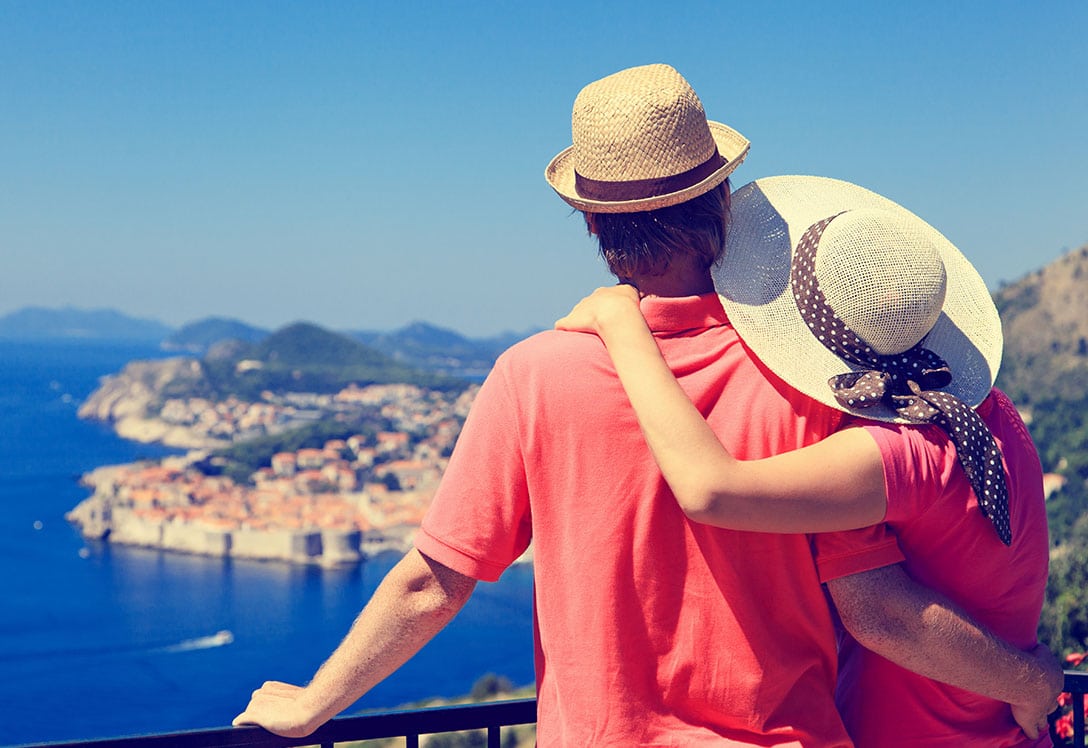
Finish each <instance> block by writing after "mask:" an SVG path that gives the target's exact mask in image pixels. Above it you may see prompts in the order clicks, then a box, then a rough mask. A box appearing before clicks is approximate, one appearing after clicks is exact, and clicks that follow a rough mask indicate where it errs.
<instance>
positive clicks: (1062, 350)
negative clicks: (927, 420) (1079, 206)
mask: <svg viewBox="0 0 1088 748" xmlns="http://www.w3.org/2000/svg"><path fill="white" fill-rule="evenodd" d="M994 301H995V303H996V304H997V308H998V311H999V312H1000V313H1001V323H1002V328H1003V330H1004V333H1005V351H1004V358H1003V361H1002V364H1001V372H1000V374H999V376H998V379H997V385H998V386H999V387H1001V388H1002V389H1004V390H1005V391H1006V392H1008V393H1009V394H1010V395H1011V396H1012V397H1013V400H1014V401H1015V402H1016V403H1017V406H1018V407H1019V408H1020V410H1021V412H1022V413H1023V414H1024V420H1025V421H1026V422H1027V424H1028V429H1029V430H1030V431H1031V435H1032V438H1033V439H1034V440H1035V444H1036V446H1037V447H1038V449H1039V457H1040V460H1041V461H1042V463H1043V470H1045V471H1046V472H1048V473H1051V474H1052V475H1053V476H1055V477H1054V478H1052V479H1051V481H1052V485H1054V486H1056V487H1055V489H1054V490H1053V491H1052V493H1051V494H1050V495H1049V496H1048V497H1047V518H1048V521H1049V524H1050V541H1051V546H1052V552H1051V558H1050V578H1049V581H1048V584H1047V593H1046V603H1045V605H1044V607H1043V616H1042V621H1041V622H1040V625H1039V636H1040V638H1041V639H1042V641H1044V642H1046V643H1047V644H1049V645H1050V647H1051V649H1053V650H1054V651H1056V652H1060V653H1068V652H1071V651H1084V650H1085V649H1088V246H1085V247H1082V248H1080V249H1078V250H1075V251H1072V252H1069V253H1067V254H1066V255H1064V256H1063V257H1060V258H1059V259H1057V260H1055V261H1054V262H1052V263H1050V264H1049V265H1047V266H1046V267H1044V268H1041V269H1039V270H1037V271H1035V272H1034V273H1031V274H1029V275H1027V276H1025V277H1024V278H1021V279H1020V280H1018V281H1017V282H1015V283H1012V284H1010V285H1008V286H1005V287H1003V288H1001V289H1000V290H998V292H997V293H996V294H994Z"/></svg>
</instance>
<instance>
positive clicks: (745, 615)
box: [235, 65, 1045, 747]
mask: <svg viewBox="0 0 1088 748" xmlns="http://www.w3.org/2000/svg"><path fill="white" fill-rule="evenodd" d="M572 127H573V134H574V145H573V146H572V147H571V148H569V149H567V150H565V151H564V152H562V153H560V154H559V155H558V156H557V157H556V158H555V159H554V160H553V161H552V163H551V164H550V165H549V167H548V170H547V172H546V177H547V179H548V181H549V183H550V184H551V185H552V186H553V188H554V189H555V190H556V191H557V192H558V193H559V194H560V196H561V197H563V199H564V200H566V201H567V202H568V203H570V204H571V205H573V206H574V207H576V208H578V209H579V210H582V211H583V212H584V213H585V214H586V220H587V225H588V226H589V227H590V230H591V231H592V232H593V233H594V234H595V235H597V237H598V239H599V242H600V246H601V251H602V254H603V255H604V257H605V259H606V260H607V261H608V263H609V266H610V268H611V269H612V270H613V272H615V273H616V275H617V276H618V277H619V278H620V279H621V280H623V281H625V282H628V283H631V284H633V285H635V286H636V287H637V288H638V289H639V290H640V292H641V293H642V295H643V296H644V297H645V298H644V301H643V311H644V314H645V315H646V318H647V320H648V322H649V323H650V327H651V329H652V330H654V334H655V337H656V338H657V340H658V343H659V345H660V347H661V349H662V352H663V353H664V355H665V358H666V359H667V360H668V361H669V363H670V366H671V367H672V368H673V370H674V372H675V373H676V375H677V377H678V379H679V380H680V382H681V384H682V386H683V387H684V388H685V390H686V391H687V392H688V394H689V396H690V397H691V398H692V400H693V401H694V402H695V403H696V405H697V406H698V407H699V409H700V410H701V411H702V413H703V414H704V415H705V416H706V418H707V420H708V421H709V423H710V424H711V425H712V427H713V428H714V430H715V431H716V433H717V434H718V435H719V437H720V438H721V439H722V440H723V441H725V442H727V445H728V447H729V448H730V450H732V451H734V454H736V455H737V456H738V457H741V458H748V457H761V456H767V455H770V454H774V453H777V452H781V451H786V450H790V449H796V448H798V447H801V446H804V445H805V444H809V443H812V442H813V441H816V440H818V439H820V438H822V437H823V436H825V435H826V434H828V433H830V432H831V431H833V430H834V429H835V428H836V427H837V426H838V425H839V416H838V415H837V412H836V411H834V410H832V409H830V408H827V407H825V406H821V405H819V404H817V403H814V402H813V401H811V400H808V399H807V398H804V397H802V396H800V395H797V394H796V393H791V392H790V391H789V390H788V388H786V387H785V386H783V385H782V384H781V383H780V382H779V381H778V380H776V379H774V378H773V376H772V375H770V373H769V372H766V371H764V370H762V369H761V368H760V367H759V366H758V365H757V364H756V363H755V362H754V360H753V359H752V358H750V357H749V355H748V353H747V352H746V351H745V349H744V347H743V346H742V345H741V343H740V341H739V339H738V337H737V335H736V333H735V331H734V330H733V329H732V327H731V326H730V325H729V324H728V320H727V319H726V317H725V314H724V312H723V311H722V307H721V303H720V302H719V300H718V297H717V296H716V294H714V292H713V284H712V282H711V278H710V272H709V270H710V267H711V265H712V264H713V262H714V261H715V260H716V259H717V258H718V257H719V255H720V253H721V249H722V246H723V243H724V237H725V231H726V230H727V226H726V224H727V220H726V219H727V214H728V183H727V179H728V176H729V174H730V173H731V172H732V171H733V170H734V169H735V168H736V166H737V165H738V164H739V163H740V162H741V161H742V160H743V158H744V156H745V155H746V153H747V150H748V142H747V140H745V139H744V138H743V137H742V136H741V135H739V134H738V133H736V132H735V131H733V130H732V129H730V128H728V127H726V126H724V125H721V124H718V123H714V122H709V121H708V120H707V119H706V115H705V114H704V112H703V108H702V104H701V103H700V102H699V99H698V98H697V97H696V95H695V93H694V91H692V90H691V87H690V86H689V85H688V84H687V82H686V81H685V80H684V79H683V78H682V77H681V76H680V75H679V74H678V73H677V72H676V71H675V70H673V69H672V68H670V67H668V66H665V65H651V66H645V67H639V68H633V69H629V70H625V71H621V72H619V73H616V74H615V75H612V76H608V77H607V78H604V79H602V80H600V81H597V82H595V83H593V84H590V85H589V86H587V87H586V88H585V89H583V91H582V92H581V93H580V94H579V96H578V99H577V100H576V101H575V106H574V116H573V119H572ZM724 403H730V404H735V403H744V404H745V408H744V410H738V409H737V408H736V407H735V405H728V406H726V405H725V404H724ZM530 542H532V543H533V548H534V573H535V589H536V605H535V616H536V632H535V633H536V670H537V694H538V721H537V736H538V744H539V745H542V746H551V745H562V746H588V745H594V746H597V745H622V746H628V745H674V746H680V745H684V746H687V745H697V744H704V743H705V744H713V745H760V746H767V745H781V746H828V747H832V746H849V745H850V744H851V743H850V740H849V738H848V736H847V734H846V731H845V728H844V727H843V725H842V722H841V720H840V718H839V716H838V713H837V712H836V711H835V707H834V699H833V691H834V686H835V668H836V665H835V660H836V653H835V646H834V629H833V624H832V615H831V613H830V611H829V609H828V607H827V604H826V601H825V597H824V594H823V591H822V588H821V581H825V580H830V579H836V578H844V577H847V576H848V575H853V576H849V579H850V580H852V581H851V584H850V585H849V586H850V587H851V588H852V591H853V594H852V595H844V599H852V600H856V601H858V603H859V604H858V606H857V607H858V609H859V611H860V612H859V611H855V612H854V614H853V615H851V612H850V610H848V611H847V613H846V616H847V618H850V619H858V621H860V622H861V623H864V624H865V626H859V627H858V631H857V632H855V634H856V635H857V636H858V637H859V640H860V641H862V642H863V643H867V644H868V643H872V644H875V645H876V646H881V647H885V648H886V649H887V651H889V652H893V653H894V651H895V650H896V649H900V648H901V649H903V650H904V651H906V652H908V653H909V654H910V656H911V657H913V658H914V659H915V660H917V661H918V662H917V664H918V666H919V667H920V668H930V672H929V673H928V674H934V673H936V672H937V671H939V670H941V669H942V668H950V669H956V670H957V673H959V674H963V673H966V675H964V676H963V677H964V679H966V680H969V681H970V683H968V684H967V685H968V686H971V685H978V686H979V687H991V686H993V684H992V683H987V682H983V681H985V680H986V679H987V677H988V676H986V675H985V673H986V672H990V673H993V672H997V673H1000V677H1004V678H1005V680H1006V683H1005V684H1004V685H1003V686H1002V687H1004V688H1005V689H1006V690H1009V691H1016V693H1015V694H1012V693H1010V700H1014V699H1018V698H1020V696H1021V694H1022V693H1026V692H1028V691H1031V690H1033V688H1037V687H1038V685H1039V684H1040V683H1041V682H1043V681H1044V680H1045V676H1044V675H1040V673H1041V672H1042V671H1043V670H1044V669H1043V668H1042V667H1040V666H1039V665H1037V664H1036V663H1035V662H1034V661H1033V660H1032V659H1031V658H1029V657H1026V656H1023V655H1020V654H1019V653H1017V652H1015V651H1013V650H1010V649H1009V648H1007V647H1003V646H1002V645H1001V644H1000V642H996V641H994V640H992V639H990V638H989V637H987V636H986V635H985V634H984V633H983V632H979V631H978V629H977V628H974V627H973V626H972V625H971V624H970V623H969V622H967V621H964V620H962V618H960V617H959V616H958V615H957V614H956V613H955V611H953V610H948V609H946V608H944V607H941V605H940V604H939V602H940V601H934V600H933V599H932V598H930V597H927V596H926V594H925V593H924V591H916V590H914V588H912V587H911V586H910V584H909V580H903V579H901V576H900V575H901V574H902V572H901V571H898V567H897V566H890V565H892V564H895V563H897V562H898V561H900V560H901V559H902V556H901V555H900V553H899V551H898V548H897V546H896V543H895V540H894V538H892V537H891V536H889V535H888V534H887V533H886V531H885V530H884V529H883V528H882V527H877V528H871V529H867V530H863V531H856V532H853V533H842V534H835V535H824V536H811V537H810V536H804V535H764V534H758V533H744V532H732V531H727V530H720V529H716V528H711V527H706V526H701V525H697V524H694V523H692V522H690V521H688V520H687V519H686V518H685V517H684V516H683V513H682V512H681V511H680V509H679V508H678V506H677V505H676V502H675V500H674V499H673V498H672V496H671V495H670V494H669V491H668V488H667V486H666V485H665V483H664V481H663V479H662V478H661V475H660V473H659V471H658V469H657V467H656V465H655V463H654V461H653V458H652V456H651V455H650V453H649V451H648V448H647V447H646V444H645V441H644V439H643V438H642V435H641V433H640V431H639V427H638V424H637V422H636V420H635V416H634V413H633V411H632V410H631V409H630V407H629V404H628V402H627V400H626V397H625V395H624V393H623V390H622V388H621V386H620V383H619V381H618V379H617V378H616V377H615V374H614V370H613V369H612V367H611V364H610V362H609V359H608V355H607V352H606V351H605V349H604V348H603V346H602V345H601V344H600V341H599V340H597V339H596V338H593V337H591V336H586V335H580V334H577V333H564V332H546V333H542V334H540V335H537V336H534V337H533V338H530V339H529V340H527V341H524V342H522V343H520V344H518V345H516V346H514V347H513V348H511V349H510V350H509V351H508V352H507V353H506V354H504V355H503V356H502V357H501V358H500V360H499V361H498V362H497V363H496V365H495V368H494V370H493V371H492V373H491V374H490V376H489V377H488V379H487V381H486V382H485V384H484V386H483V388H482V389H481V391H480V393H479V394H478V396H477V399H476V402H475V404H474V406H473V410H472V413H471V414H470V416H469V418H468V420H467V422H466V424H465V428H464V430H463V432H462V434H461V437H460V439H459V441H458V445H457V448H456V450H455V452H454V454H453V456H452V457H451V461H450V465H449V467H448V469H447V471H446V474H445V476H444V478H443V481H442V485H441V487H440V489H439V491H438V494H437V495H436V497H435V499H434V503H433V505H432V507H431V509H430V511H429V512H428V514H427V517H426V518H425V519H424V522H423V526H422V528H421V529H420V532H419V533H418V535H417V538H416V542H415V549H414V550H412V551H410V552H409V553H408V554H407V555H406V556H405V558H404V559H403V560H402V561H401V562H400V563H399V564H398V565H397V566H396V567H395V568H394V569H393V570H392V571H391V572H390V573H389V575H388V576H387V577H386V579H385V580H384V581H383V582H382V584H381V585H380V587H379V588H378V590H377V591H376V592H375V594H374V597H373V598H372V599H371V601H370V602H369V603H368V604H367V606H366V607H365V608H364V610H363V611H362V612H361V613H360V615H359V617H358V619H357V620H356V622H355V624H354V626H353V627H352V629H351V631H350V632H349V634H348V635H347V637H346V638H345V640H344V642H343V643H342V644H341V645H340V647H339V648H338V649H337V650H336V651H335V652H334V653H333V655H332V656H331V657H330V658H329V660H328V661H327V662H326V663H325V664H324V665H323V666H322V667H321V669H320V670H319V671H318V672H317V674H316V675H315V676H314V679H313V681H312V682H311V683H310V684H309V685H308V686H306V687H305V688H302V687H299V686H293V685H288V684H283V683H275V682H273V683H267V684H265V685H264V686H262V688H261V689H259V690H258V691H256V692H255V693H254V695H253V699H252V700H251V702H250V704H249V706H248V707H247V709H246V711H245V712H243V713H242V714H240V715H239V716H238V717H237V718H236V720H235V723H236V724H242V723H257V724H261V725H264V726H265V727H267V728H269V729H271V730H273V731H274V732H278V733H281V734H284V735H296V736H297V735H306V734H308V733H309V732H311V731H313V730H314V729H316V728H317V727H318V726H319V725H320V724H321V723H323V722H324V721H325V720H327V719H329V718H330V717H332V716H333V715H335V714H336V713H338V712H339V711H341V710H342V709H344V708H346V707H347V706H349V705H350V704H352V703H353V702H354V701H355V700H356V699H358V698H359V697H360V696H362V695H363V694H364V693H366V692H367V691H368V690H369V689H370V688H372V687H373V686H374V685H375V684H377V683H378V682H379V681H380V680H381V679H382V678H384V677H385V676H386V675H388V674H389V673H391V672H392V671H393V670H394V669H396V668H397V667H398V666H399V665H400V664H402V663H403V662H404V661H405V660H407V659H408V658H409V657H410V656H411V655H412V654H414V653H415V652H416V651H417V650H418V649H419V648H420V647H421V646H423V644H425V643H426V642H427V641H428V640H429V639H430V638H431V637H432V636H433V635H434V634H435V633H436V632H437V631H438V630H439V629H440V628H441V627H442V626H443V625H444V624H445V623H446V622H447V621H449V620H450V619H451V618H452V617H453V616H454V615H455V614H456V612H457V611H458V610H459V609H460V608H461V606H462V605H463V604H464V603H465V601H466V600H467V599H468V597H469V595H470V594H471V592H472V589H473V587H474V585H475V583H476V581H477V580H484V581H492V580H494V579H497V578H498V577H499V575H500V574H501V573H502V571H503V570H504V569H505V568H507V566H509V565H510V564H511V563H513V562H514V561H515V560H516V559H517V558H518V557H519V556H520V555H521V553H522V552H523V551H524V550H525V549H526V548H527V547H528V545H529V543H530ZM888 582H894V584H895V587H894V588H893V590H892V591H891V592H890V593H888V592H885V591H883V590H882V589H881V588H880V587H881V585H882V584H885V583H888ZM888 598H894V599H888ZM878 604H879V605H880V606H881V609H882V610H883V611H885V612H886V613H887V615H886V616H884V620H883V621H881V620H878V621H872V620H865V619H864V616H863V615H861V613H863V612H864V611H865V610H869V609H873V607H874V606H876V605H878ZM846 607H847V608H848V609H849V608H851V607H852V606H850V605H847V606H846ZM923 613H924V616H923V615H922V614H923ZM934 620H937V621H939V623H940V625H941V629H940V630H939V631H937V632H936V633H934V631H933V629H932V628H930V627H928V626H927V625H926V624H927V623H931V622H933V621H934ZM885 622H887V623H886V625H885ZM938 645H940V646H939V647H938ZM980 672H982V673H983V675H979V674H978V673H980ZM937 674H938V675H939V673H937ZM996 677H998V676H994V677H993V678H990V679H991V680H993V679H995V678H996ZM971 679H974V680H971ZM961 685H964V683H962V682H961Z"/></svg>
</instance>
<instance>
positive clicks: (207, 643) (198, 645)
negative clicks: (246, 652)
mask: <svg viewBox="0 0 1088 748" xmlns="http://www.w3.org/2000/svg"><path fill="white" fill-rule="evenodd" d="M233 641H234V634H232V633H231V632H230V631H227V630H225V629H224V630H222V631H216V632H215V633H214V634H212V635H211V636H198V637H196V638H195V639H186V640H185V641H181V642H178V643H177V644H171V645H169V646H167V647H161V648H160V649H159V650H158V651H160V652H171V653H172V652H192V651H193V650H195V649H213V648H215V647H224V646H226V645H228V644H230V643H231V642H233Z"/></svg>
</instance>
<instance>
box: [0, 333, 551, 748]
mask: <svg viewBox="0 0 1088 748" xmlns="http://www.w3.org/2000/svg"><path fill="white" fill-rule="evenodd" d="M163 355H164V354H163V353H162V352H160V351H159V350H157V349H156V348H154V347H151V346H148V345H140V344H121V343H103V342H68V341H65V342H21V341H18V342H17V341H0V745H3V746H11V745H20V744H25V743H30V742H45V741H56V740H75V739H98V738H111V737H121V736H128V735H141V734H148V733H162V732H173V731H179V730H188V729H197V728H207V727H222V726H226V725H229V724H230V721H231V719H233V717H234V716H235V715H236V714H238V713H239V712H240V711H242V709H243V708H244V707H245V705H246V703H247V701H248V699H249V694H250V693H251V692H252V691H253V689H255V688H257V687H258V686H260V684H261V683H262V682H263V681H265V680H282V681H287V682H291V683H299V684H302V683H305V682H306V681H307V680H309V678H310V677H311V676H312V675H313V673H314V671H315V670H316V669H317V667H318V666H319V665H320V664H321V663H322V662H323V661H324V660H325V658H326V657H327V656H328V655H329V653H331V652H332V650H333V649H334V648H335V647H336V646H337V644H338V643H339V642H340V640H341V639H342V638H343V636H344V635H345V634H346V633H347V630H348V628H349V626H350V625H351V622H352V621H353V620H354V618H355V616H356V614H357V613H358V612H359V610H360V609H361V608H362V606H363V605H364V604H365V603H366V601H367V600H368V599H369V598H370V596H371V594H372V593H373V592H374V589H375V588H376V587H377V585H378V583H379V582H380V581H381V579H382V577H383V576H384V575H385V573H386V572H387V571H388V570H389V569H390V568H391V567H392V565H393V564H394V563H395V562H396V560H397V557H396V556H389V555H386V556H379V557H377V558H375V559H371V560H368V561H366V562H364V563H362V564H360V565H357V566H352V567H349V568H334V569H323V568H319V567H311V566H299V565H291V564H288V563H285V562H259V561H241V560H231V559H216V558H205V557H200V556H191V555H184V554H178V553H171V552H165V551H158V550H153V549H144V548H131V547H124V546H120V545H110V544H108V543H105V542H100V541H89V540H85V539H84V538H83V537H82V536H81V535H80V534H79V532H78V531H77V530H76V529H75V528H74V527H72V526H71V525H70V524H69V523H68V522H67V521H66V520H65V518H64V515H65V513H66V512H67V511H68V510H70V509H72V508H73V507H74V506H75V505H76V504H78V503H79V502H80V501H81V500H82V499H84V498H86V497H87V496H88V495H89V491H88V489H86V488H85V487H83V486H82V485H80V482H79V479H80V476H81V475H82V474H83V473H85V472H87V471H89V470H91V469H93V468H95V467H99V466H101V465H112V464H119V463H127V462H132V461H136V460H144V459H157V458H160V457H163V456H165V455H168V454H171V453H173V450H170V449H167V448H164V447H161V446H156V445H147V444H139V443H134V442H129V441H126V440H124V439H121V438H119V437H117V436H116V435H115V434H114V433H113V431H112V430H111V429H110V428H109V426H108V425H105V424H100V423H94V422H88V421H83V420H80V419H79V418H78V417H77V415H76V411H77V409H78V407H79V405H80V403H81V402H82V401H83V400H84V399H85V398H86V397H87V396H88V395H89V394H90V393H91V392H92V391H93V390H94V389H95V387H96V386H97V383H98V380H99V378H100V377H102V376H104V375H107V374H112V373H115V372H118V371H120V370H121V368H122V367H123V366H124V365H125V363H127V362H128V361H131V360H134V359H146V358H156V357H161V356H163ZM532 653H533V636H532V570H531V568H530V567H528V566H527V565H515V566H514V567H512V568H510V569H509V570H507V571H506V573H505V574H504V575H503V577H502V578H501V579H500V580H499V581H498V582H496V583H494V584H486V583H481V584H479V585H478V586H477V588H476V591H475V593H474V594H473V596H472V599H471V600H470V601H469V603H468V604H467V606H466V607H465V608H464V609H463V610H462V611H461V613H460V614H459V615H458V616H457V618H456V619H455V620H454V621H453V622H452V623H451V624H450V625H449V626H447V627H446V629H444V630H443V631H442V632H441V633H439V634H438V636H437V637H435V639H434V640H432V641H431V643H430V644H428V645H427V646H426V647H425V648H424V649H423V650H422V651H420V652H419V653H418V654H417V655H416V656H415V657H414V658H413V659H412V660H410V661H409V662H408V663H406V664H405V665H404V666H403V667H402V668H401V669H400V670H398V671H397V672H396V673H395V674H394V675H392V676H390V677H389V678H388V679H387V680H386V681H384V682H383V683H381V684H380V685H378V686H377V687H376V688H374V689H373V690H372V691H371V692H370V693H368V694H367V695H365V696H364V697H363V698H362V699H360V700H359V702H357V703H356V704H355V705H354V706H353V707H352V708H351V709H349V710H348V711H359V710H364V709H387V708H395V707H398V706H402V705H405V704H409V703H411V702H415V701H419V700H423V699H428V698H431V697H454V696H461V695H464V694H467V693H468V692H469V691H470V690H471V689H472V686H473V684H474V683H475V681H476V680H477V679H478V678H480V677H481V676H483V675H485V674H495V675H499V676H502V677H505V678H507V679H509V680H510V682H511V683H513V684H514V685H516V686H521V685H528V684H530V683H532V682H533V657H532Z"/></svg>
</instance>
